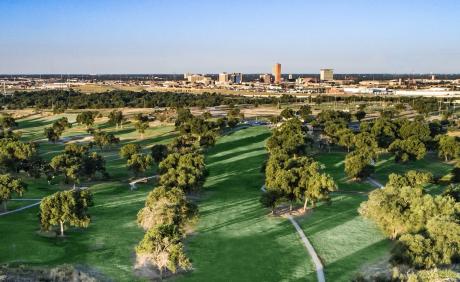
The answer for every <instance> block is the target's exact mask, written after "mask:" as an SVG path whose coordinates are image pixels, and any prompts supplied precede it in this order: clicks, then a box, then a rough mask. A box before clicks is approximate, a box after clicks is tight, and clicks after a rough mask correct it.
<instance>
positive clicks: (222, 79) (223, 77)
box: [219, 72, 230, 83]
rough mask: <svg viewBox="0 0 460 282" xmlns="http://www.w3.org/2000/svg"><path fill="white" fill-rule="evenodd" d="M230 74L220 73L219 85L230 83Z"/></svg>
mask: <svg viewBox="0 0 460 282" xmlns="http://www.w3.org/2000/svg"><path fill="white" fill-rule="evenodd" d="M229 78H230V76H229V74H228V73H226V72H222V73H219V83H228V81H229Z"/></svg>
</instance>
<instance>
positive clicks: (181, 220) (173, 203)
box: [137, 186, 198, 231]
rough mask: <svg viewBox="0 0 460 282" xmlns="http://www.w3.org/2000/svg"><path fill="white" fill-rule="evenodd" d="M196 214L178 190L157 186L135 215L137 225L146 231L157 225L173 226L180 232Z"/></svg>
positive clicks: (191, 205)
mask: <svg viewBox="0 0 460 282" xmlns="http://www.w3.org/2000/svg"><path fill="white" fill-rule="evenodd" d="M197 213H198V208H197V206H196V205H195V204H193V203H191V202H189V201H188V200H187V198H186V197H185V193H184V191H182V190H181V189H179V188H172V189H169V188H166V187H164V186H159V187H156V188H155V189H153V190H152V191H151V192H150V193H149V195H148V196H147V200H146V201H145V207H144V208H143V209H141V210H140V211H139V213H138V214H137V223H138V224H139V225H140V226H141V227H142V228H144V230H148V229H151V228H154V227H155V226H158V225H164V224H166V225H170V224H172V225H175V226H178V227H179V229H180V230H181V231H184V229H185V226H186V225H187V224H188V223H189V222H190V221H191V220H193V219H194V218H195V217H196V216H197Z"/></svg>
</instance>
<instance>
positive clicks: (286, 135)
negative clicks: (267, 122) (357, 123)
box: [260, 117, 337, 213]
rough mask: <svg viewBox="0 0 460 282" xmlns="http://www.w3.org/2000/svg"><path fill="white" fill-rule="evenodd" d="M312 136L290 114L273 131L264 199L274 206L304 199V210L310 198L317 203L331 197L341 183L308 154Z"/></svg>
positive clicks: (269, 147)
mask: <svg viewBox="0 0 460 282" xmlns="http://www.w3.org/2000/svg"><path fill="white" fill-rule="evenodd" d="M311 143H312V139H311V137H310V136H309V135H308V134H306V133H305V131H304V130H303V129H302V124H301V122H300V120H298V119H297V118H295V117H294V118H290V119H289V120H287V121H286V122H285V123H284V124H282V125H281V127H280V128H276V129H274V131H273V134H272V136H271V137H270V138H269V139H268V141H267V150H268V152H269V158H268V161H267V163H266V166H265V187H266V193H263V194H262V196H261V199H260V201H261V203H262V204H263V205H264V206H266V207H270V208H271V209H272V213H273V212H274V210H275V208H276V206H277V205H278V204H279V203H280V202H282V201H285V200H287V201H289V202H290V210H292V206H293V203H295V202H296V201H303V203H304V205H303V208H304V211H305V210H306V208H307V205H308V203H309V202H311V203H312V205H313V207H314V206H315V205H316V203H317V202H319V201H329V199H330V196H329V195H330V192H332V191H335V190H336V189H337V186H336V184H335V182H334V180H333V179H332V177H331V176H330V175H328V174H326V173H323V172H322V171H321V166H320V164H319V163H318V162H316V161H315V160H314V159H313V158H311V157H310V156H308V155H307V153H308V152H307V149H308V148H309V147H310V146H311Z"/></svg>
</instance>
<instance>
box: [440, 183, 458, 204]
mask: <svg viewBox="0 0 460 282" xmlns="http://www.w3.org/2000/svg"><path fill="white" fill-rule="evenodd" d="M442 195H443V196H449V197H452V198H453V199H454V200H455V201H456V202H460V185H458V184H457V185H454V184H451V185H449V186H448V187H447V188H446V190H444V191H443V192H442Z"/></svg>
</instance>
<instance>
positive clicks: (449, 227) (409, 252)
mask: <svg viewBox="0 0 460 282" xmlns="http://www.w3.org/2000/svg"><path fill="white" fill-rule="evenodd" d="M392 253H393V259H392V260H393V262H396V263H400V264H408V265H410V266H412V267H415V268H425V269H430V268H434V267H439V266H446V265H450V264H452V262H453V260H455V259H456V258H458V257H459V255H460V225H459V224H458V222H457V221H456V220H455V219H453V218H445V217H444V218H442V217H441V218H432V219H430V220H428V222H427V224H426V231H423V232H420V233H416V234H404V235H402V236H401V238H399V240H398V243H397V245H396V246H395V248H394V249H393V250H392Z"/></svg>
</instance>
